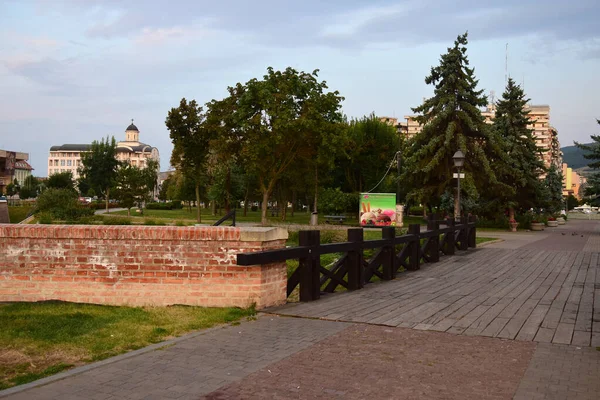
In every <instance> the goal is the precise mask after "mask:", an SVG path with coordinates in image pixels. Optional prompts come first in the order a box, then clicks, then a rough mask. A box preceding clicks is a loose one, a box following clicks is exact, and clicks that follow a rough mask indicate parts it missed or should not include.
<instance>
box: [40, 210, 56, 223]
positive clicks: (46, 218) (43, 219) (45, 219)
mask: <svg viewBox="0 0 600 400" xmlns="http://www.w3.org/2000/svg"><path fill="white" fill-rule="evenodd" d="M37 220H38V222H39V223H40V224H43V225H50V224H52V221H53V218H52V214H50V213H49V212H41V213H39V214H37Z"/></svg>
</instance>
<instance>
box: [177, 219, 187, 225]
mask: <svg viewBox="0 0 600 400" xmlns="http://www.w3.org/2000/svg"><path fill="white" fill-rule="evenodd" d="M175 226H187V223H186V222H185V221H181V220H179V221H175Z"/></svg>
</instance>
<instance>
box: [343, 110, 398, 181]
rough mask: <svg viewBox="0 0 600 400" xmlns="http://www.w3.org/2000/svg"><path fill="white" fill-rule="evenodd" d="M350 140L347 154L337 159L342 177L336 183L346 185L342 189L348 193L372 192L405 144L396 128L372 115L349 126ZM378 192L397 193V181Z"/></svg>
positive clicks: (346, 150) (352, 121) (356, 120)
mask: <svg viewBox="0 0 600 400" xmlns="http://www.w3.org/2000/svg"><path fill="white" fill-rule="evenodd" d="M347 140H348V142H347V146H346V149H345V155H344V156H342V157H340V159H339V160H338V165H339V166H338V168H337V170H336V172H337V174H338V175H340V174H343V176H342V177H341V179H340V178H338V180H337V182H338V183H343V186H342V189H343V190H344V191H349V192H364V191H367V190H371V189H373V188H374V187H375V185H377V183H379V181H380V180H381V178H382V177H383V176H384V174H385V173H386V172H387V170H388V168H389V167H390V162H391V161H392V160H393V159H394V156H395V154H396V152H397V151H398V150H400V148H399V146H401V145H402V144H401V143H400V142H399V136H398V133H397V132H396V128H394V127H393V126H391V125H389V124H387V123H385V122H382V121H380V119H379V118H377V116H375V114H371V115H369V116H368V117H367V116H365V117H363V118H361V119H353V120H351V121H350V122H349V123H348V125H347ZM332 159H333V157H332ZM377 191H378V192H389V191H396V186H395V181H394V179H393V178H388V179H387V180H384V182H382V183H381V185H380V186H378V187H377Z"/></svg>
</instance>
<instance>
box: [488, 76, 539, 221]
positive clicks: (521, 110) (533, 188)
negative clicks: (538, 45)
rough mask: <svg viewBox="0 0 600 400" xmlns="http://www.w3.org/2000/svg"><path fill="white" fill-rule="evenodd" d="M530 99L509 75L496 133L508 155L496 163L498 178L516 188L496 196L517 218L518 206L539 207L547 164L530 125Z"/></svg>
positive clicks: (513, 216)
mask: <svg viewBox="0 0 600 400" xmlns="http://www.w3.org/2000/svg"><path fill="white" fill-rule="evenodd" d="M528 101H529V99H527V98H525V93H524V92H523V89H522V88H521V87H520V86H519V85H517V84H515V82H514V81H513V80H512V79H511V78H509V79H508V83H507V85H506V90H505V91H504V93H503V94H502V99H500V100H499V101H498V103H497V108H496V116H495V118H494V125H493V129H494V133H495V134H496V135H497V138H498V139H499V144H500V147H501V149H502V154H503V156H504V157H503V159H502V160H498V162H497V163H496V164H495V165H494V170H495V171H496V175H497V177H498V179H499V180H500V181H501V182H503V183H504V184H506V185H508V186H510V187H512V189H513V191H503V192H502V193H500V194H498V195H497V196H496V199H501V201H502V202H503V203H504V205H505V206H508V209H509V218H510V219H514V218H515V208H521V209H529V208H531V207H536V206H538V205H539V204H540V201H541V200H542V199H540V198H539V194H540V193H541V191H540V185H541V181H540V179H539V177H540V175H541V174H542V173H544V172H545V167H544V162H543V161H542V158H541V157H540V151H541V149H540V148H538V146H537V145H536V143H535V138H534V137H533V131H532V130H531V129H528V128H527V125H528V124H529V111H527V110H525V106H526V105H527V102H528Z"/></svg>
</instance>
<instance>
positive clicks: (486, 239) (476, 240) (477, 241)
mask: <svg viewBox="0 0 600 400" xmlns="http://www.w3.org/2000/svg"><path fill="white" fill-rule="evenodd" d="M477 230H479V229H477ZM492 240H498V239H497V238H489V237H479V236H478V237H477V238H475V244H480V243H485V242H491V241H492Z"/></svg>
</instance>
